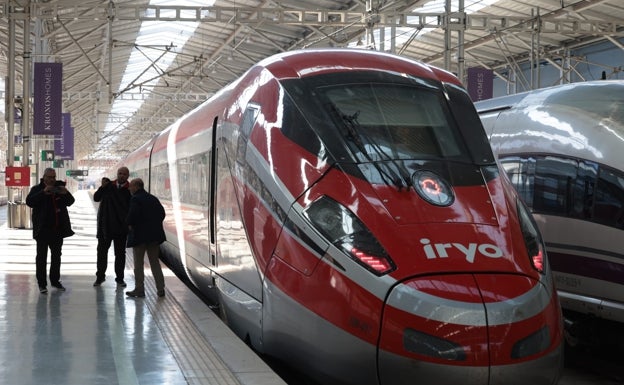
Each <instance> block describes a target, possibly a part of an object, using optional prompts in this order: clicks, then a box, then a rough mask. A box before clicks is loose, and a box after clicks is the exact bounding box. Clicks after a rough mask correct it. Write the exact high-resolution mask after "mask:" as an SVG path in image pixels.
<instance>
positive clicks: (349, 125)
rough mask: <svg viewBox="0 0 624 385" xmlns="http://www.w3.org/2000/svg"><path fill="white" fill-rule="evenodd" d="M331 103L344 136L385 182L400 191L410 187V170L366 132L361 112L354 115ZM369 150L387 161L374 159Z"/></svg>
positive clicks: (331, 108)
mask: <svg viewBox="0 0 624 385" xmlns="http://www.w3.org/2000/svg"><path fill="white" fill-rule="evenodd" d="M329 104H330V110H331V111H332V112H333V113H334V115H336V116H337V117H338V118H339V119H340V121H341V122H342V123H343V124H342V126H343V127H344V129H345V130H346V133H345V134H344V137H345V138H346V139H348V140H349V141H350V142H352V143H353V144H355V146H356V148H357V149H358V150H359V152H360V153H361V154H362V156H364V158H365V159H366V160H367V161H368V162H370V163H371V164H372V165H373V166H374V167H375V168H376V169H377V171H378V172H379V174H380V175H381V177H382V178H383V180H384V182H385V183H387V184H392V185H394V186H396V188H397V189H398V190H399V191H400V190H401V189H403V188H404V187H405V188H407V189H409V188H410V186H411V185H412V183H411V178H410V177H409V172H408V171H407V170H406V169H405V167H404V166H403V165H402V164H400V163H399V162H397V160H396V159H395V158H394V157H392V156H390V155H389V154H388V153H387V152H386V151H385V150H384V149H383V148H381V146H379V144H378V143H377V142H375V141H374V140H372V139H371V138H370V137H369V136H368V135H367V134H366V132H365V130H363V129H362V126H361V125H360V123H359V122H358V116H359V114H360V112H359V111H357V112H355V113H354V114H353V115H347V114H344V113H343V112H342V111H340V109H339V108H338V107H336V106H335V105H334V104H333V103H329ZM369 151H372V152H373V153H374V154H375V155H377V156H378V157H379V159H380V160H383V161H385V162H383V163H380V162H378V161H376V160H375V159H373V158H372V157H371V155H370V154H369ZM388 162H389V163H390V164H392V165H394V167H395V168H392V167H389V166H388ZM406 174H407V176H406Z"/></svg>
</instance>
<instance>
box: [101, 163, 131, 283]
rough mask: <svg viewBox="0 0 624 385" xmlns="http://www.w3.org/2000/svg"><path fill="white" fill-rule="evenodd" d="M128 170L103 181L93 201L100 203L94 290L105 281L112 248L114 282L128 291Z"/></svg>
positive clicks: (121, 169) (123, 168)
mask: <svg viewBox="0 0 624 385" xmlns="http://www.w3.org/2000/svg"><path fill="white" fill-rule="evenodd" d="M129 176H130V170H128V167H119V168H118V169H117V179H115V180H113V181H111V180H110V179H108V178H106V177H104V178H102V185H101V186H100V187H99V188H98V189H97V191H96V192H95V193H94V194H93V200H94V201H95V202H99V203H100V205H99V207H98V213H97V235H96V236H97V240H98V244H97V271H96V273H95V282H94V283H93V286H100V285H102V283H103V282H104V281H105V280H106V268H107V266H108V250H109V249H110V246H111V244H113V248H114V251H115V282H117V285H118V286H121V287H126V282H125V281H124V269H125V268H126V237H127V235H128V225H127V224H126V216H127V215H128V206H129V205H130V190H128V186H129V183H128V177H129Z"/></svg>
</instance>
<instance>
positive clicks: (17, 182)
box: [5, 167, 30, 187]
mask: <svg viewBox="0 0 624 385" xmlns="http://www.w3.org/2000/svg"><path fill="white" fill-rule="evenodd" d="M5 175H6V179H5V184H6V185H7V186H8V187H28V186H30V167H7V168H6V174H5Z"/></svg>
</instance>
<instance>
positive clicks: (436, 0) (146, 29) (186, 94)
mask: <svg viewBox="0 0 624 385" xmlns="http://www.w3.org/2000/svg"><path fill="white" fill-rule="evenodd" d="M463 3H464V12H460V9H459V2H458V0H452V1H450V4H451V8H450V12H445V4H446V1H445V0H417V1H410V0H394V1H393V0H314V1H312V0H307V1H300V0H292V1H290V0H285V1H270V0H264V1H255V0H235V1H221V0H216V1H215V0H208V1H206V0H204V1H199V0H188V1H183V0H177V1H164V0H160V1H157V0H152V1H148V0H114V1H113V0H83V1H80V2H77V1H75V0H38V1H37V0H31V1H27V0H19V1H16V0H0V31H1V33H2V36H9V34H8V33H9V25H10V20H14V22H15V25H16V28H15V33H16V38H15V52H16V57H15V60H14V63H15V66H16V69H15V79H16V94H15V96H18V95H21V92H22V79H23V63H24V62H25V60H24V58H26V57H29V58H30V60H32V61H33V62H37V61H44V62H59V63H63V110H64V112H69V113H71V116H72V126H73V127H74V129H75V157H76V161H77V162H80V164H81V166H83V167H98V166H102V167H105V166H106V165H110V164H112V163H114V162H116V161H117V160H119V159H121V158H123V157H124V156H125V155H126V154H128V152H129V151H131V150H133V149H135V148H138V147H140V146H141V145H142V144H143V143H145V142H146V141H147V140H149V139H150V138H151V137H153V136H154V135H156V134H157V133H158V132H160V131H162V130H163V129H165V128H166V127H167V126H168V125H170V124H171V123H173V122H174V121H175V120H176V119H178V118H179V117H180V116H182V115H183V114H185V113H186V112H188V111H190V110H191V109H192V108H194V107H196V106H197V105H199V104H200V103H201V102H202V101H204V100H206V99H207V98H208V97H210V96H211V95H212V94H214V93H215V92H216V91H217V90H219V89H221V88H222V87H224V86H225V85H227V84H228V83H230V82H231V81H232V80H234V79H235V78H237V77H238V76H240V75H241V74H242V73H243V72H245V71H246V70H247V69H248V68H249V67H251V66H252V65H253V64H254V63H256V62H258V61H260V60H261V59H263V58H265V57H268V56H270V55H272V54H275V53H279V52H284V51H289V50H293V49H305V48H319V47H353V48H361V49H376V50H383V51H390V52H395V53H397V54H400V55H403V56H406V57H410V58H413V59H416V60H420V61H423V62H426V63H430V64H433V65H436V66H439V67H442V68H446V69H449V70H451V71H453V72H455V73H458V74H460V75H461V74H463V71H464V69H465V68H469V67H474V66H482V67H486V68H491V69H493V70H494V71H495V73H496V74H497V76H500V77H501V78H504V77H505V76H508V75H507V74H508V72H509V71H510V69H513V68H516V67H517V66H518V65H519V63H526V62H527V61H530V60H540V61H542V60H544V61H547V62H549V63H552V64H554V65H558V66H561V64H560V63H561V60H562V58H563V57H565V55H566V54H567V52H569V50H571V49H574V48H575V47H580V46H583V45H588V44H594V43H597V42H600V41H608V42H610V43H612V44H613V45H615V46H617V47H619V48H623V47H622V43H621V41H622V34H623V31H624V3H623V2H622V1H621V0H526V1H517V0H464V1H463ZM25 20H30V21H31V23H30V42H31V47H26V48H25V44H24V22H25ZM445 31H450V34H448V36H449V37H448V38H447V35H446V34H445ZM460 31H461V33H460ZM462 42H463V44H462ZM26 46H27V44H26ZM458 47H463V49H459V48H458ZM0 51H1V52H0V74H1V75H2V78H6V77H7V76H9V75H8V69H7V68H8V64H7V63H8V61H9V60H11V58H10V57H9V54H8V52H9V42H8V39H2V40H0ZM582 60H583V58H577V61H578V63H582ZM605 67H608V63H605ZM570 70H573V67H572V68H570ZM611 70H613V71H615V70H617V69H614V68H611ZM516 81H520V82H522V79H520V80H518V79H516ZM525 83H526V82H525ZM522 87H523V88H524V89H530V84H522ZM524 89H520V90H524ZM520 90H519V91H520ZM5 96H6V95H5ZM9 100H10V97H9Z"/></svg>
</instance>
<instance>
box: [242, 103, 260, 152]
mask: <svg viewBox="0 0 624 385" xmlns="http://www.w3.org/2000/svg"><path fill="white" fill-rule="evenodd" d="M259 110H260V107H258V106H256V105H251V104H250V105H248V106H247V108H246V109H245V113H244V114H243V121H242V123H241V126H240V130H239V132H238V141H237V144H236V147H237V148H236V151H237V153H238V156H237V160H239V161H242V160H243V159H244V158H245V152H246V151H247V141H248V140H249V134H250V133H251V129H252V128H253V126H254V124H255V123H256V118H257V117H258V112H259Z"/></svg>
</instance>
